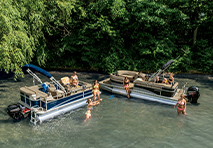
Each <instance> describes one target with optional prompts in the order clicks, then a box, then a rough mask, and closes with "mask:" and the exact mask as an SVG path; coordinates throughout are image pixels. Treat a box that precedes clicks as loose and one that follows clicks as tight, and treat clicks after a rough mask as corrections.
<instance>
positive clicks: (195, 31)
mask: <svg viewBox="0 0 213 148" xmlns="http://www.w3.org/2000/svg"><path fill="white" fill-rule="evenodd" d="M198 27H199V25H197V27H196V28H195V30H194V37H193V45H194V44H195V43H196V40H197V30H198Z"/></svg>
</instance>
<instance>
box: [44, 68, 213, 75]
mask: <svg viewBox="0 0 213 148" xmlns="http://www.w3.org/2000/svg"><path fill="white" fill-rule="evenodd" d="M43 68H44V69H45V70H47V71H79V72H94V73H102V74H110V73H103V72H102V71H99V70H98V68H91V69H87V68H81V67H78V68H68V67H58V68H55V67H49V68H45V67H43ZM120 70H125V69H120ZM136 71H137V70H136ZM141 71H142V72H143V73H155V72H156V71H146V70H141ZM113 72H115V71H113ZM138 72H139V71H138ZM171 72H172V71H171ZM164 73H165V74H168V73H170V72H164ZM172 73H174V74H199V75H213V73H208V72H206V73H205V72H201V71H197V70H189V71H187V72H181V71H176V72H172Z"/></svg>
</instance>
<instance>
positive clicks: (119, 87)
mask: <svg viewBox="0 0 213 148" xmlns="http://www.w3.org/2000/svg"><path fill="white" fill-rule="evenodd" d="M102 84H103V85H106V86H108V87H112V88H118V89H123V87H121V86H118V85H113V86H112V85H111V84H106V83H102ZM176 89H177V88H176ZM176 89H175V90H176ZM133 91H134V92H137V93H142V94H145V95H152V96H155V97H161V98H164V99H169V100H175V101H176V99H173V98H172V97H167V96H162V95H157V94H154V93H149V92H145V91H143V92H142V91H139V90H137V89H134V90H133ZM168 92H171V91H168ZM173 92H174V91H173Z"/></svg>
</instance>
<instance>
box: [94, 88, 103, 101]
mask: <svg viewBox="0 0 213 148" xmlns="http://www.w3.org/2000/svg"><path fill="white" fill-rule="evenodd" d="M93 95H94V101H95V100H96V96H98V100H99V101H102V99H100V95H99V90H98V91H94V92H93Z"/></svg>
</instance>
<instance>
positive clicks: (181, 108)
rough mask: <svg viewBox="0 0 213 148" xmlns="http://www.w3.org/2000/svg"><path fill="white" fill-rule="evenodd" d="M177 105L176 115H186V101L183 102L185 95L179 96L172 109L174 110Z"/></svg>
mask: <svg viewBox="0 0 213 148" xmlns="http://www.w3.org/2000/svg"><path fill="white" fill-rule="evenodd" d="M177 105H178V107H177V113H178V114H180V113H182V114H184V115H186V100H185V95H184V94H181V95H180V99H179V100H178V102H177V104H176V105H175V106H174V107H173V108H174V109H175V107H176V106H177Z"/></svg>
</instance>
